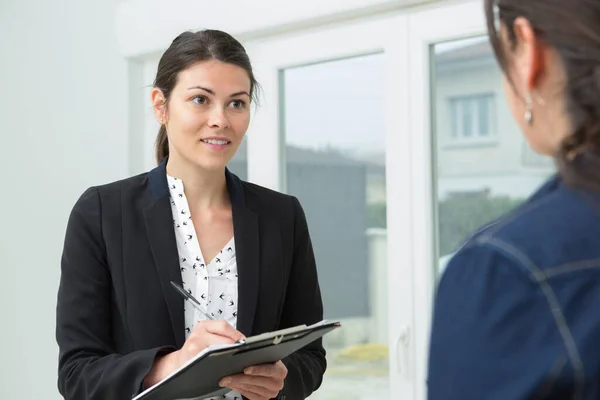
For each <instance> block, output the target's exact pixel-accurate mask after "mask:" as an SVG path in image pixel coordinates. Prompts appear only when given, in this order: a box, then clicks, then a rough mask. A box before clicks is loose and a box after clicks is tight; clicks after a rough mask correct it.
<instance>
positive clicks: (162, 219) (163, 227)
mask: <svg viewBox="0 0 600 400" xmlns="http://www.w3.org/2000/svg"><path fill="white" fill-rule="evenodd" d="M148 181H149V184H150V188H151V189H152V192H153V194H154V196H155V199H154V201H153V203H152V204H151V205H150V206H149V207H148V208H146V209H145V210H144V218H145V220H146V232H147V234H148V241H149V243H150V248H151V250H152V256H153V257H154V263H155V266H156V270H157V272H158V276H159V279H160V284H161V286H162V291H163V295H164V297H165V301H166V303H167V309H168V310H169V316H170V318H171V325H172V328H173V334H174V335H175V343H176V345H177V348H181V347H182V346H183V344H184V342H185V333H184V330H185V321H184V311H183V299H182V297H181V296H180V295H179V294H178V293H177V292H176V291H175V289H174V288H173V287H172V286H171V283H170V282H171V281H173V282H175V283H177V284H179V285H181V284H182V280H181V272H180V270H179V255H178V252H177V242H176V239H175V231H174V230H173V223H172V221H173V215H172V211H171V203H170V199H169V188H168V186H167V176H166V159H165V160H164V161H163V162H162V163H161V164H160V165H159V166H158V167H157V168H155V169H153V170H152V171H150V172H149V174H148Z"/></svg>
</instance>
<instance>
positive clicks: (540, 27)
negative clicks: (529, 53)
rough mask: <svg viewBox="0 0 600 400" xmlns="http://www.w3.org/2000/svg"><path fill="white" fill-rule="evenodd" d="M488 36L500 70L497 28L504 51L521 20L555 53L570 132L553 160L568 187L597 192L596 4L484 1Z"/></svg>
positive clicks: (599, 78) (599, 30)
mask: <svg viewBox="0 0 600 400" xmlns="http://www.w3.org/2000/svg"><path fill="white" fill-rule="evenodd" d="M485 14H486V20H487V27H488V34H489V37H490V41H491V44H492V47H493V49H494V53H495V54H496V58H497V60H498V63H499V64H500V67H501V68H502V70H503V71H504V72H505V73H507V72H508V70H509V68H508V67H509V57H508V54H506V51H505V48H506V47H503V46H502V42H501V39H500V33H499V27H500V22H501V23H502V24H504V25H505V26H506V28H507V31H508V39H509V43H508V46H507V47H508V48H512V46H514V45H515V43H516V35H515V32H514V30H513V29H512V27H513V26H514V22H515V19H517V18H518V17H523V18H526V19H527V20H528V21H529V22H530V24H531V26H532V28H533V30H534V32H535V34H536V36H537V38H538V39H540V40H542V41H543V42H545V43H547V44H548V45H549V46H552V47H553V48H555V49H556V51H557V52H558V54H559V56H560V58H561V59H562V62H563V65H564V67H565V72H566V78H567V85H566V91H565V100H566V107H567V112H568V114H569V116H570V119H571V122H572V129H573V130H572V132H571V134H570V135H568V136H567V137H566V138H565V140H564V141H563V142H562V143H561V146H560V149H559V150H558V152H557V154H555V158H556V161H557V165H558V170H559V172H560V174H561V176H562V178H563V179H564V181H565V182H566V183H567V184H570V185H572V186H580V187H587V188H591V189H594V190H596V191H600V1H598V0H485Z"/></svg>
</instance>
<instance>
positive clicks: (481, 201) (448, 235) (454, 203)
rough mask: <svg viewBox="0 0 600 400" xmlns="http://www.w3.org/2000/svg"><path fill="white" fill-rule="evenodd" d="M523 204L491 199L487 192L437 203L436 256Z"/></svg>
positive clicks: (505, 198)
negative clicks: (437, 237)
mask: <svg viewBox="0 0 600 400" xmlns="http://www.w3.org/2000/svg"><path fill="white" fill-rule="evenodd" d="M522 201H523V200H521V199H511V198H510V197H508V196H497V197H492V196H490V195H489V192H488V191H481V192H475V193H460V194H454V195H451V196H449V197H448V198H446V199H445V200H443V201H441V202H440V203H439V214H438V218H439V226H440V230H439V241H440V243H439V245H440V255H444V254H448V253H451V252H453V251H455V250H456V249H457V247H458V246H460V245H461V244H462V242H463V241H465V240H466V239H467V238H468V237H469V236H471V235H472V234H473V233H475V232H476V231H477V230H478V229H479V228H481V227H483V226H484V225H486V224H488V223H490V222H492V221H494V220H496V219H498V218H499V217H501V216H502V215H504V214H506V213H507V212H508V211H510V210H512V209H514V208H515V207H517V206H518V205H519V204H520V203H521V202H522Z"/></svg>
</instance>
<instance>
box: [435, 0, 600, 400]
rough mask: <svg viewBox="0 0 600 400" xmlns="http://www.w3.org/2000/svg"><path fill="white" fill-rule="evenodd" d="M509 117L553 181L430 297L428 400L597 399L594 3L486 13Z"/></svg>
mask: <svg viewBox="0 0 600 400" xmlns="http://www.w3.org/2000/svg"><path fill="white" fill-rule="evenodd" d="M485 12H486V17H487V25H488V34H489V37H490V41H491V44H492V47H493V49H494V52H495V54H496V57H497V59H498V62H499V65H500V66H501V68H502V71H503V75H504V78H505V79H504V81H505V91H506V97H507V101H508V104H509V106H510V110H511V112H512V115H513V117H514V118H515V119H516V121H517V123H518V124H519V126H520V128H521V130H522V132H523V134H524V136H525V138H526V139H527V141H528V143H529V145H530V146H531V147H532V148H533V149H534V150H535V151H537V152H538V153H541V154H544V155H548V156H552V157H554V158H555V160H556V164H557V168H558V172H557V174H555V176H553V177H552V178H551V179H549V180H548V182H546V183H545V184H544V185H542V187H541V188H540V189H539V190H538V191H537V192H536V193H535V194H534V195H533V196H532V197H531V198H530V199H528V201H527V202H526V203H525V204H523V205H522V206H520V207H518V208H517V209H516V210H514V211H513V212H511V213H509V214H508V215H506V216H505V217H503V218H500V219H499V220H498V221H496V222H494V223H492V224H491V225H489V226H487V227H485V228H482V229H481V230H480V231H479V232H477V233H475V234H474V235H473V236H472V237H471V238H470V239H469V240H467V242H466V243H465V244H464V245H463V246H462V247H461V248H460V249H459V250H458V252H457V253H456V254H455V255H454V257H453V258H452V259H451V261H450V262H449V264H448V266H447V268H446V270H445V272H444V274H443V276H442V278H441V281H440V284H439V288H438V291H437V294H436V300H435V307H434V313H433V323H432V331H431V338H430V349H429V352H430V354H429V362H428V369H429V371H428V397H429V399H440V400H441V399H443V400H454V399H456V400H458V399H460V400H469V399H477V400H479V399H486V400H494V399H498V400H508V399H599V398H600V379H599V378H600V340H599V338H600V313H599V312H597V311H596V310H595V307H596V306H597V305H598V304H600V2H598V1H590V0H485Z"/></svg>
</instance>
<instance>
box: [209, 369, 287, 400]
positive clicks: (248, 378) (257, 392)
mask: <svg viewBox="0 0 600 400" xmlns="http://www.w3.org/2000/svg"><path fill="white" fill-rule="evenodd" d="M287 373H288V370H287V368H286V367H285V365H284V364H283V363H282V362H281V361H277V362H276V363H275V364H264V365H255V366H253V367H248V368H246V369H245V370H244V373H243V374H237V375H232V376H228V377H225V378H223V379H221V382H219V385H221V386H222V387H227V388H230V389H233V390H235V391H237V392H239V393H240V394H241V395H243V396H246V397H247V398H248V399H249V400H269V399H273V398H276V397H277V395H278V394H279V391H281V389H283V381H284V379H285V377H286V376H287Z"/></svg>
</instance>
